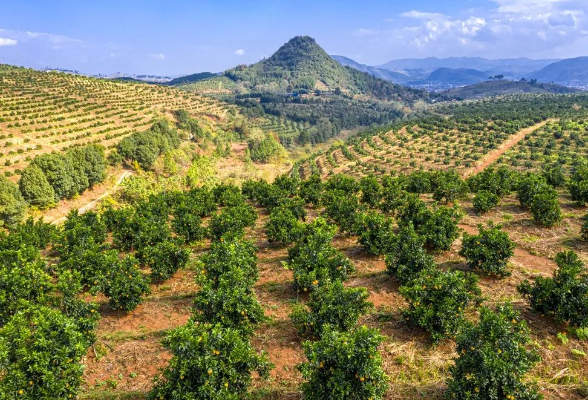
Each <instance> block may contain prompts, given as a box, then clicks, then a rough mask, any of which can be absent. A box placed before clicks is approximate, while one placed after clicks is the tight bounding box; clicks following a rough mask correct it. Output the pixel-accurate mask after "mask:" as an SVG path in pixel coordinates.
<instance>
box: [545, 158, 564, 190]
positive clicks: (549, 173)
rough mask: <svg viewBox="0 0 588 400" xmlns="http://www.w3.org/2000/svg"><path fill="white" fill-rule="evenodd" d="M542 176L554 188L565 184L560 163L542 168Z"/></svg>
mask: <svg viewBox="0 0 588 400" xmlns="http://www.w3.org/2000/svg"><path fill="white" fill-rule="evenodd" d="M542 174H543V177H544V178H545V180H546V181H547V183H549V184H550V185H551V186H553V187H554V188H560V187H565V186H566V181H567V180H566V175H565V172H564V169H563V167H562V166H561V165H560V164H554V165H548V166H546V167H544V168H543V173H542Z"/></svg>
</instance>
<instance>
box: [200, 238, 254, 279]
mask: <svg viewBox="0 0 588 400" xmlns="http://www.w3.org/2000/svg"><path fill="white" fill-rule="evenodd" d="M256 252H257V248H256V247H255V245H254V244H253V243H252V242H250V241H248V240H241V239H238V238H228V239H227V240H224V239H223V240H222V241H218V242H212V244H211V245H210V250H209V251H208V252H207V253H205V254H204V255H203V256H202V257H201V258H200V261H201V262H200V268H199V270H200V277H199V278H198V281H199V282H200V283H205V282H206V281H209V282H212V283H214V282H218V281H219V279H220V277H221V276H222V275H223V274H224V273H226V272H228V271H231V270H232V269H233V268H238V269H241V270H242V271H243V272H244V277H243V282H242V283H243V284H247V285H249V286H252V285H253V284H254V283H255V282H256V281H257V277H258V270H257V254H256Z"/></svg>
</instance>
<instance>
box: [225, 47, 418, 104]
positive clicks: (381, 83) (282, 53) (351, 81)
mask: <svg viewBox="0 0 588 400" xmlns="http://www.w3.org/2000/svg"><path fill="white" fill-rule="evenodd" d="M223 75H224V76H225V77H227V78H229V79H231V80H232V81H234V82H235V83H237V84H238V85H240V86H241V88H242V89H243V90H244V91H248V92H249V93H274V94H280V93H282V94H284V93H289V92H292V91H296V92H298V93H303V92H305V91H306V92H311V91H316V90H319V91H322V92H330V93H334V94H339V93H341V94H344V95H349V96H353V95H360V96H367V97H370V98H374V99H380V100H399V99H402V100H416V99H419V98H422V97H423V96H425V95H424V93H423V92H422V91H417V90H412V89H409V88H406V87H402V86H398V85H395V84H393V83H391V82H389V81H387V80H384V79H380V78H377V77H375V76H373V75H371V74H369V73H367V72H362V71H360V70H357V69H354V68H351V67H344V66H342V65H341V64H339V63H338V62H337V61H335V60H334V59H333V58H331V57H330V56H329V55H328V54H327V53H326V52H325V51H324V50H323V49H322V48H321V47H320V46H319V45H318V44H317V43H316V41H315V40H314V39H313V38H311V37H309V36H297V37H295V38H293V39H291V40H290V41H288V42H287V43H286V44H284V45H283V46H282V47H280V48H279V49H278V50H277V51H276V52H275V53H274V54H273V55H272V56H271V57H269V58H267V59H265V60H263V61H260V62H258V63H256V64H253V65H250V66H246V65H240V66H238V67H236V68H233V69H230V70H228V71H225V72H224V74H223ZM213 79H214V78H213Z"/></svg>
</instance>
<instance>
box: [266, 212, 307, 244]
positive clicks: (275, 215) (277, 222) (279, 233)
mask: <svg viewBox="0 0 588 400" xmlns="http://www.w3.org/2000/svg"><path fill="white" fill-rule="evenodd" d="M301 230H302V223H301V222H300V221H298V218H296V216H295V215H294V214H293V213H292V211H291V210H290V209H289V208H285V207H276V208H274V209H273V210H272V211H271V213H270V217H269V221H268V222H267V223H266V225H265V233H266V235H267V238H268V240H269V241H270V242H279V243H281V244H282V245H283V246H287V245H289V244H291V243H293V242H294V241H296V239H298V237H299V236H300V232H301Z"/></svg>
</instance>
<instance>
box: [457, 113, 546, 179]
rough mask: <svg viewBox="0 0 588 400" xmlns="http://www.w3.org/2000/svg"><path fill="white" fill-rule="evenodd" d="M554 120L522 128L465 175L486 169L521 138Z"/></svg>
mask: <svg viewBox="0 0 588 400" xmlns="http://www.w3.org/2000/svg"><path fill="white" fill-rule="evenodd" d="M554 121H555V119H547V120H545V121H543V122H539V123H538V124H536V125H533V126H530V127H528V128H525V129H522V130H520V131H519V132H518V133H517V134H515V135H514V136H512V137H510V138H509V139H507V140H505V141H504V143H502V144H501V145H500V147H498V148H497V149H496V150H492V151H491V152H489V153H488V154H486V157H484V159H483V160H482V163H481V164H478V165H476V166H475V167H472V168H470V169H469V170H466V171H465V173H464V176H465V177H467V176H470V175H472V174H476V173H478V172H482V171H483V170H484V169H486V167H488V166H489V165H490V164H492V163H493V162H494V161H496V160H498V158H499V157H500V156H501V155H503V154H504V153H506V152H507V151H508V150H509V149H510V148H511V147H513V146H515V145H516V144H517V143H519V142H520V141H521V140H523V139H524V138H525V136H527V135H528V134H529V133H532V132H534V131H536V130H537V129H540V128H542V127H543V126H545V125H546V124H547V123H549V122H554Z"/></svg>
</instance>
